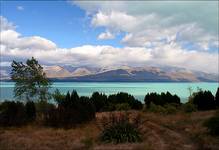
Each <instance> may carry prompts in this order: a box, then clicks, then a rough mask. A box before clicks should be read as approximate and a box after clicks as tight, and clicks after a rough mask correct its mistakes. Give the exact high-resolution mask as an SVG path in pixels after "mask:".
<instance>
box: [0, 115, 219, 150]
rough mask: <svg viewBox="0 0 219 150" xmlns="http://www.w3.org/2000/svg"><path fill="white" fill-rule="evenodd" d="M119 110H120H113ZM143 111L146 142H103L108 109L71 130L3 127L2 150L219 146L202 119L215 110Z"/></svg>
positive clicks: (182, 149) (214, 149) (145, 149)
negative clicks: (168, 112)
mask: <svg viewBox="0 0 219 150" xmlns="http://www.w3.org/2000/svg"><path fill="white" fill-rule="evenodd" d="M113 113H119V112H113ZM129 113H131V114H133V115H134V114H136V113H140V115H141V117H142V120H144V123H143V124H142V127H141V130H142V133H143V142H141V143H135V144H130V143H127V144H117V145H116V144H104V143H101V142H100V141H99V135H100V132H101V130H100V128H99V123H100V122H99V121H100V118H101V117H102V116H104V115H106V116H107V115H109V113H108V112H105V113H97V114H96V120H95V121H92V122H90V123H87V124H83V125H80V126H78V127H75V128H72V129H60V128H59V129H56V128H49V127H43V126H40V125H38V124H37V123H34V124H31V125H28V126H23V127H20V128H18V127H10V128H0V150H29V149H31V150H51V149H52V150H83V149H84V150H87V149H97V150H108V149H109V150H118V149H120V150H121V149H124V150H198V149H212V150H217V149H219V138H216V137H213V136H210V135H209V134H208V132H207V129H206V128H205V127H204V126H203V122H204V121H205V120H207V119H208V118H210V117H212V116H213V115H214V113H215V111H202V112H193V113H191V114H186V113H182V112H179V113H177V114H173V115H160V114H155V113H150V112H140V111H129Z"/></svg>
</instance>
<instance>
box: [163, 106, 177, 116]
mask: <svg viewBox="0 0 219 150" xmlns="http://www.w3.org/2000/svg"><path fill="white" fill-rule="evenodd" d="M164 108H165V113H166V114H175V113H176V112H177V106H175V105H171V104H167V105H165V106H164Z"/></svg>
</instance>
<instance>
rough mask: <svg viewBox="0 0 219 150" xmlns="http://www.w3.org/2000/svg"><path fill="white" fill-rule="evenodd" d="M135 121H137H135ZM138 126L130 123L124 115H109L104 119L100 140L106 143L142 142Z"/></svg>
mask: <svg viewBox="0 0 219 150" xmlns="http://www.w3.org/2000/svg"><path fill="white" fill-rule="evenodd" d="M136 120H137V119H136ZM138 125H139V124H137V123H136V124H135V122H131V121H130V120H129V117H128V116H126V115H121V114H120V115H116V114H114V115H111V116H110V117H109V118H107V119H106V118H104V125H103V130H102V133H101V135H100V140H101V141H103V142H106V143H116V144H117V143H126V142H129V143H134V142H140V141H142V135H141V133H140V129H139V126H138Z"/></svg>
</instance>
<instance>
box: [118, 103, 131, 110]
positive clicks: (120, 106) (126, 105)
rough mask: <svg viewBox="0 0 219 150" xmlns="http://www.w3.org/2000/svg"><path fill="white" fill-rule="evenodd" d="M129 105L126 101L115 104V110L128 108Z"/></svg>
mask: <svg viewBox="0 0 219 150" xmlns="http://www.w3.org/2000/svg"><path fill="white" fill-rule="evenodd" d="M129 109H131V107H130V106H129V104H128V103H121V104H117V105H116V110H119V111H120V110H129Z"/></svg>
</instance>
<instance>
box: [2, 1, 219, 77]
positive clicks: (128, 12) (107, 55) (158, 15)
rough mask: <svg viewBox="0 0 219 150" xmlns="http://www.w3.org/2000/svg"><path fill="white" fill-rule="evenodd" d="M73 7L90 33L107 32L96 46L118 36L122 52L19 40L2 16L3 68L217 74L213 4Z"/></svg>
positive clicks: (40, 39)
mask: <svg viewBox="0 0 219 150" xmlns="http://www.w3.org/2000/svg"><path fill="white" fill-rule="evenodd" d="M133 3H134V4H133ZM73 5H77V6H79V7H80V8H81V9H83V10H84V11H86V15H87V16H89V18H90V20H89V21H90V26H91V27H92V28H93V29H97V28H103V29H104V30H105V31H104V32H100V33H99V35H98V36H97V37H96V38H97V40H103V41H104V40H112V39H114V40H115V39H116V38H118V36H121V39H119V40H120V43H121V44H122V45H123V46H122V47H115V46H111V45H90V44H89V43H87V45H81V46H78V47H72V48H62V47H59V46H57V45H56V43H54V42H52V41H51V40H49V39H46V38H44V37H40V36H37V35H33V36H28V37H27V36H23V35H22V33H19V32H18V31H17V30H16V25H15V23H12V22H10V20H7V18H5V17H4V16H1V18H0V21H1V32H0V35H1V43H0V53H1V56H0V58H1V65H8V64H9V63H8V62H11V61H12V60H24V59H27V58H30V57H32V56H34V57H36V58H37V59H38V60H39V61H40V62H41V63H43V64H46V65H52V64H60V65H73V66H97V67H104V66H122V65H129V66H145V65H148V66H156V65H158V66H159V65H165V66H176V67H184V68H187V69H192V70H199V71H205V72H209V73H218V53H217V49H218V47H219V44H218V16H217V15H216V14H217V11H218V8H216V7H215V2H209V3H205V2H200V3H196V2H191V3H190V2H187V3H183V2H165V4H164V3H159V4H158V3H156V2H134V1H133V2H122V1H120V2H92V3H91V2H85V1H76V2H73ZM167 6H168V7H167ZM170 8H171V9H170ZM183 8H184V9H183ZM210 8H211V9H210ZM194 10H196V11H194ZM199 11H200V12H199ZM206 16H208V17H206ZM85 18H86V16H85ZM62 36H63V38H65V37H64V35H62Z"/></svg>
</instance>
